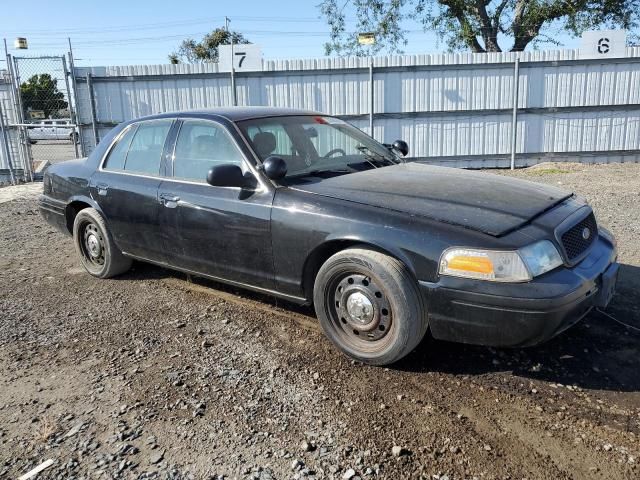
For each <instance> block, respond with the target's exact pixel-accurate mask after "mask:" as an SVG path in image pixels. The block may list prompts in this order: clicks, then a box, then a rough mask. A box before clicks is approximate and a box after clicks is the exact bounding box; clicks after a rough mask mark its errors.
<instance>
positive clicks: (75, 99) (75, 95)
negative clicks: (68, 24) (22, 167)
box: [67, 38, 86, 157]
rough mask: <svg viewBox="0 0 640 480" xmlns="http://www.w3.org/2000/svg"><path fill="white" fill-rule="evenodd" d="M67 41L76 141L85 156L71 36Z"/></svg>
mask: <svg viewBox="0 0 640 480" xmlns="http://www.w3.org/2000/svg"><path fill="white" fill-rule="evenodd" d="M67 41H68V42H69V68H70V69H71V86H72V87H73V103H74V106H75V108H74V109H73V110H74V112H75V115H76V121H75V123H76V125H77V128H78V142H80V154H81V155H82V156H83V157H85V156H86V155H85V153H84V141H83V139H82V128H81V127H80V125H79V123H80V122H79V120H78V86H77V84H76V65H75V63H74V59H73V49H72V48H71V38H67Z"/></svg>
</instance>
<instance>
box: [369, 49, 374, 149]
mask: <svg viewBox="0 0 640 480" xmlns="http://www.w3.org/2000/svg"><path fill="white" fill-rule="evenodd" d="M374 102H375V98H374V91H373V58H371V59H370V60H369V135H371V138H373V108H374Z"/></svg>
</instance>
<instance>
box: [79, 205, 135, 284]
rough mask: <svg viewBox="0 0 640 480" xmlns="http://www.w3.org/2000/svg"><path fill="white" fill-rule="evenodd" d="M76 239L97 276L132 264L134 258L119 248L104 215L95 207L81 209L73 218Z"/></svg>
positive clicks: (106, 275)
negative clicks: (127, 255)
mask: <svg viewBox="0 0 640 480" xmlns="http://www.w3.org/2000/svg"><path fill="white" fill-rule="evenodd" d="M73 240H74V243H75V246H76V251H77V252H78V254H79V255H80V260H81V261H82V265H83V266H84V268H85V269H86V270H87V272H89V273H90V274H91V275H93V276H94V277H98V278H110V277H114V276H116V275H120V274H121V273H124V272H126V271H127V270H129V268H130V267H131V260H130V259H129V258H127V257H125V256H124V255H122V252H120V250H118V247H116V245H115V243H114V242H113V238H112V237H111V234H110V233H109V230H108V229H107V225H106V223H105V221H104V218H102V215H100V212H98V211H97V210H96V209H95V208H85V209H83V210H80V211H79V212H78V214H77V215H76V218H75V220H74V222H73Z"/></svg>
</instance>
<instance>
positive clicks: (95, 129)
mask: <svg viewBox="0 0 640 480" xmlns="http://www.w3.org/2000/svg"><path fill="white" fill-rule="evenodd" d="M91 77H92V75H91V74H90V73H87V90H88V91H89V105H90V106H91V128H92V129H93V142H94V145H93V147H94V148H95V147H97V146H98V143H99V142H100V138H99V136H98V123H97V120H96V99H95V98H94V97H93V81H92V79H91Z"/></svg>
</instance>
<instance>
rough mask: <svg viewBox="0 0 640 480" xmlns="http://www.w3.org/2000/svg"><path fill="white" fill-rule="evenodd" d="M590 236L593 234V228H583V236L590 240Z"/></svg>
mask: <svg viewBox="0 0 640 480" xmlns="http://www.w3.org/2000/svg"><path fill="white" fill-rule="evenodd" d="M590 236H591V230H589V227H584V228H583V229H582V238H584V239H585V240H589V237H590Z"/></svg>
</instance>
